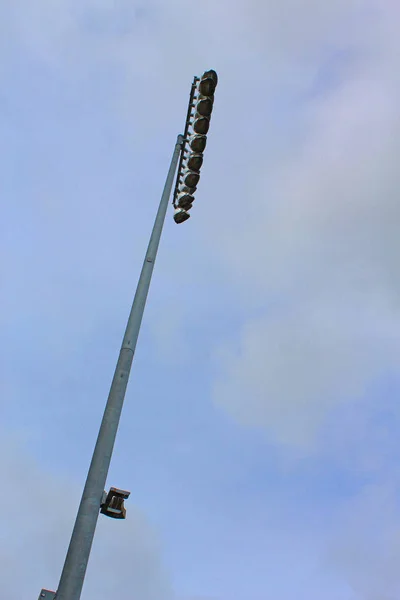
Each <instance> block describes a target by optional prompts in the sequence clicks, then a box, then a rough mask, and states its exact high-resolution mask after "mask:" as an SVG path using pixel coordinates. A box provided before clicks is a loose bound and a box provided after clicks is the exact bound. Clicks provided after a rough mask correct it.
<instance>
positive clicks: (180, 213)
mask: <svg viewBox="0 0 400 600" xmlns="http://www.w3.org/2000/svg"><path fill="white" fill-rule="evenodd" d="M188 219H190V215H189V213H188V212H186V210H184V209H183V208H179V207H178V208H176V209H175V211H174V221H175V223H178V224H179V223H184V222H185V221H187V220H188Z"/></svg>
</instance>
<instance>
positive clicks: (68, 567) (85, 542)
mask: <svg viewBox="0 0 400 600" xmlns="http://www.w3.org/2000/svg"><path fill="white" fill-rule="evenodd" d="M182 143H183V136H182V135H178V139H177V141H176V144H175V149H174V153H173V156H172V160H171V165H170V168H169V171H168V175H167V179H166V182H165V187H164V191H163V193H162V196H161V201H160V205H159V208H158V212H157V216H156V220H155V222H154V227H153V231H152V233H151V237H150V241H149V245H148V248H147V252H146V256H145V259H144V262H143V267H142V271H141V273H140V278H139V282H138V285H137V289H136V293H135V298H134V300H133V304H132V309H131V312H130V315H129V319H128V323H127V326H126V330H125V335H124V339H123V342H122V346H121V350H120V353H119V357H118V361H117V366H116V368H115V373H114V377H113V380H112V384H111V388H110V393H109V396H108V400H107V404H106V408H105V411H104V416H103V420H102V422H101V426H100V431H99V434H98V438H97V442H96V446H95V449H94V452H93V457H92V461H91V464H90V468H89V472H88V475H87V479H86V483H85V487H84V490H83V494H82V499H81V502H80V506H79V509H78V514H77V516H76V521H75V526H74V529H73V532H72V537H71V541H70V544H69V548H68V552H67V556H66V559H65V563H64V568H63V570H62V574H61V578H60V583H59V586H58V589H57V593H56V598H57V600H79V599H80V597H81V591H82V587H83V582H84V578H85V573H86V567H87V564H88V560H89V555H90V550H91V546H92V542H93V537H94V533H95V529H96V524H97V519H98V516H99V511H100V505H101V502H102V498H103V494H104V487H105V484H106V479H107V473H108V469H109V467H110V462H111V455H112V451H113V447H114V442H115V438H116V435H117V430H118V424H119V420H120V416H121V411H122V405H123V402H124V398H125V392H126V387H127V384H128V379H129V372H130V370H131V365H132V360H133V355H134V353H135V348H136V343H137V339H138V335H139V330H140V325H141V322H142V317H143V312H144V308H145V304H146V299H147V294H148V291H149V287H150V282H151V276H152V273H153V268H154V262H155V259H156V255H157V250H158V245H159V242H160V238H161V232H162V229H163V225H164V221H165V215H166V212H167V208H168V203H169V198H170V195H171V190H172V186H173V183H174V177H175V172H176V168H177V166H178V160H179V156H180V153H181V149H182Z"/></svg>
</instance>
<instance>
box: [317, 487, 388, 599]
mask: <svg viewBox="0 0 400 600" xmlns="http://www.w3.org/2000/svg"><path fill="white" fill-rule="evenodd" d="M335 526H336V533H335V535H334V536H333V538H332V540H331V546H330V549H329V552H328V554H327V557H326V561H327V563H326V564H329V565H330V568H333V569H334V570H336V572H340V574H341V576H342V577H344V578H345V579H347V581H348V583H349V585H350V586H351V587H352V589H353V590H354V591H355V593H356V595H357V598H362V599H363V600H395V599H396V598H398V596H399V593H400V575H399V569H398V563H399V559H400V514H399V510H398V506H397V499H396V488H395V486H393V485H391V484H388V483H380V484H378V485H370V486H367V487H366V488H365V489H364V490H363V491H362V493H360V494H359V495H358V496H356V497H355V498H353V499H352V500H351V501H349V502H348V503H347V505H346V506H345V508H344V509H343V512H342V514H341V515H340V518H339V521H338V522H337V523H335Z"/></svg>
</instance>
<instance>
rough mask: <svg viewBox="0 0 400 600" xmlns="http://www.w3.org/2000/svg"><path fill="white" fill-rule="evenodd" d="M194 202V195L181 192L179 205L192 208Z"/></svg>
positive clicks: (188, 208)
mask: <svg viewBox="0 0 400 600" xmlns="http://www.w3.org/2000/svg"><path fill="white" fill-rule="evenodd" d="M193 202H194V197H193V196H192V195H191V194H186V193H183V194H179V196H178V206H179V207H180V208H183V209H184V210H190V209H191V208H192V204H193Z"/></svg>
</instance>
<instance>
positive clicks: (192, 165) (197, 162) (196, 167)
mask: <svg viewBox="0 0 400 600" xmlns="http://www.w3.org/2000/svg"><path fill="white" fill-rule="evenodd" d="M186 164H187V167H188V169H190V170H191V171H195V172H196V173H198V172H199V171H200V169H201V165H202V164H203V155H202V154H201V153H200V152H192V153H191V154H189V157H188V159H187V162H186Z"/></svg>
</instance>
